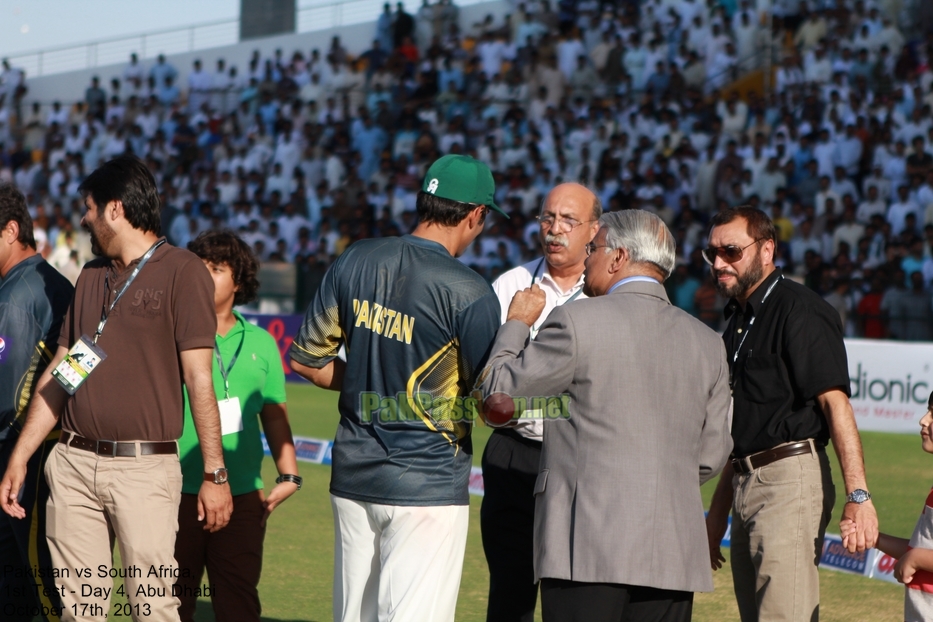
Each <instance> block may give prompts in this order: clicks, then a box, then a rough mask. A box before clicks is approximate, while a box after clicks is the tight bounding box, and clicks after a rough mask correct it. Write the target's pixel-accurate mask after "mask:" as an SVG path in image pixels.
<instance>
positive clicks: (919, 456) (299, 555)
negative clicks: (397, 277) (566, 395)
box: [197, 385, 933, 622]
mask: <svg viewBox="0 0 933 622" xmlns="http://www.w3.org/2000/svg"><path fill="white" fill-rule="evenodd" d="M336 397H337V395H336V393H330V392H326V391H322V390H319V389H316V388H314V387H311V386H309V385H289V386H288V408H289V415H290V418H291V422H292V429H293V431H294V433H295V435H298V436H307V437H314V438H333V435H334V431H335V430H336V425H337V419H338V416H337V410H336ZM489 433H490V429H489V428H485V427H481V428H477V429H476V431H475V433H474V439H475V440H474V449H475V454H474V463H475V464H479V459H480V456H481V455H482V451H483V447H484V446H485V443H486V439H487V438H488V437H489ZM862 438H863V443H864V446H865V460H866V463H867V469H868V478H869V484H870V487H871V490H872V494H873V496H874V499H875V503H876V506H877V508H878V513H879V518H880V521H881V528H882V530H883V531H885V532H887V533H892V534H895V535H900V536H904V537H909V535H910V533H911V531H912V530H913V526H914V523H915V521H916V518H917V516H918V514H919V511H920V510H921V509H922V507H923V501H924V499H925V498H926V495H927V492H928V491H929V489H930V483H931V478H930V477H929V476H928V475H927V473H930V472H931V471H933V456H928V455H926V454H924V453H923V452H922V451H921V449H920V442H919V437H917V436H908V435H897V434H881V433H864V434H863V437H862ZM833 461H834V465H833V469H834V472H833V474H834V476H835V479H836V488H837V490H838V491H839V494H840V500H838V501H837V503H836V507H835V512H834V518H833V522H832V523H831V525H830V531H833V532H836V533H838V522H837V521H838V514H839V511H840V508H841V507H842V501H841V497H842V496H844V489H843V487H842V485H841V480H840V478H839V477H838V476H839V468H838V465H836V464H835V458H833ZM299 466H300V469H301V475H302V476H303V477H304V480H305V483H304V486H303V487H302V489H301V491H300V492H298V493H296V494H295V495H294V496H293V497H292V498H291V499H290V500H289V501H288V502H286V503H285V504H284V505H282V506H281V507H280V508H279V509H278V510H276V512H275V514H273V515H272V518H271V519H270V521H269V526H268V531H267V534H266V545H265V563H264V567H263V573H262V582H261V583H260V586H259V590H260V596H261V598H262V603H263V620H268V621H269V622H272V621H293V620H294V621H299V620H300V621H303V622H304V621H312V620H313V621H327V620H331V619H332V605H331V585H332V576H331V573H332V569H333V568H332V564H333V516H332V514H331V506H330V499H329V496H328V483H329V478H330V468H329V467H324V466H318V465H312V464H308V463H299ZM231 468H233V467H232V465H231ZM275 475H276V473H275V467H274V465H273V463H272V461H271V459H268V458H267V459H266V463H265V465H264V470H263V477H264V479H265V481H266V486H267V489H268V488H269V487H271V485H272V482H273V481H274V479H275ZM713 483H714V482H713ZM713 483H710V484H708V485H707V486H706V487H704V500H705V501H706V502H707V503H708V501H709V497H710V495H711V494H712V487H713V486H712V485H713ZM479 505H480V499H479V498H477V497H472V498H471V505H470V531H469V537H468V540H467V550H466V557H465V560H464V568H463V579H462V582H461V586H460V597H459V601H458V603H457V620H458V621H464V622H473V621H482V620H485V612H486V591H487V588H488V573H487V570H486V561H485V558H484V556H483V548H482V544H481V540H480V529H479ZM620 528H624V524H620ZM820 574H821V577H820V579H821V588H822V599H821V600H822V603H821V611H820V613H821V619H822V620H830V621H840V622H841V621H847V622H851V621H857V620H865V621H872V622H874V621H878V620H891V621H896V620H903V615H902V614H903V588H902V587H900V586H896V585H892V584H889V583H884V582H881V581H876V580H870V579H866V578H863V577H858V576H853V575H847V574H844V573H839V572H832V571H820ZM715 583H716V590H715V591H714V592H713V593H711V594H698V595H697V597H696V605H695V609H694V620H698V621H701V622H706V621H709V622H713V621H720V620H737V619H738V613H737V609H736V606H735V601H734V597H733V594H732V579H731V575H730V574H729V569H728V568H724V569H723V570H720V571H719V572H718V573H716V574H715ZM197 619H198V620H199V621H213V620H214V617H213V614H212V612H211V608H210V604H209V601H207V600H205V601H203V602H200V603H199V608H198V618H197ZM537 619H540V614H539V616H538V618H537Z"/></svg>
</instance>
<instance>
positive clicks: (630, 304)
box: [480, 210, 732, 622]
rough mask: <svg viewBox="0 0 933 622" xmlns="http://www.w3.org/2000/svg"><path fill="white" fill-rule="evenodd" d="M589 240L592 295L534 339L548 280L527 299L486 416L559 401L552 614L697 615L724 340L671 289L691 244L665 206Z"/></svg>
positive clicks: (723, 450)
mask: <svg viewBox="0 0 933 622" xmlns="http://www.w3.org/2000/svg"><path fill="white" fill-rule="evenodd" d="M586 250H587V254H588V257H587V259H586V262H585V264H586V271H585V280H584V292H585V293H586V294H587V295H588V296H590V297H591V299H587V300H578V301H575V302H574V303H573V304H568V305H564V306H561V307H560V308H557V309H554V310H553V311H551V313H550V314H549V315H548V317H547V319H546V320H545V321H544V324H543V325H542V326H541V329H540V330H539V331H538V333H537V336H536V337H535V339H533V340H530V341H529V340H528V337H529V331H530V328H531V327H532V326H533V325H534V324H535V323H536V322H537V321H538V318H539V317H540V315H541V311H542V310H543V309H544V307H545V303H546V295H545V293H544V291H543V290H542V288H541V287H540V286H539V285H537V284H535V285H532V286H531V287H530V288H527V289H524V290H522V291H521V292H519V293H517V294H516V295H515V297H514V298H513V299H512V302H511V304H510V306H509V310H508V314H507V321H506V323H505V324H503V325H502V327H501V328H500V329H499V332H498V334H497V336H496V341H495V342H494V343H493V346H492V352H491V354H490V357H489V365H488V366H487V368H486V369H485V370H484V371H483V373H482V374H481V376H480V377H481V378H482V392H483V397H484V398H485V399H484V416H485V417H486V420H487V421H491V422H493V423H503V422H504V421H510V422H514V421H516V420H518V419H519V417H520V416H521V414H522V410H523V409H524V407H525V406H526V405H527V404H529V403H530V402H532V401H534V402H539V403H541V402H547V403H548V408H547V414H546V416H547V418H548V421H547V422H546V423H545V424H544V443H543V448H542V455H541V463H540V466H539V472H538V477H537V481H536V483H535V488H534V495H535V523H534V551H535V555H534V568H535V579H538V580H540V581H541V604H542V608H543V615H544V619H545V620H547V619H554V620H582V619H586V620H588V621H593V622H603V621H607V622H608V621H609V620H620V619H622V620H664V621H665V622H676V621H680V620H689V619H690V617H691V613H692V607H693V592H696V591H711V590H712V589H713V579H712V573H711V572H710V571H709V570H708V569H707V568H708V567H707V556H706V555H707V551H706V549H705V547H704V546H703V542H702V540H703V535H704V533H705V525H704V521H703V514H702V510H703V502H702V500H701V497H700V485H701V484H702V483H703V482H705V481H706V480H708V479H710V478H712V477H713V476H715V474H716V473H718V472H719V471H720V470H721V469H722V467H723V465H724V464H725V462H726V458H727V457H728V455H729V452H730V451H731V449H732V439H731V437H730V427H731V413H732V408H731V396H730V392H729V367H728V363H727V361H726V352H725V348H724V347H723V344H722V342H721V340H720V339H719V338H718V336H717V335H716V333H714V332H713V331H712V330H710V329H709V328H707V327H706V326H705V325H703V324H702V323H701V322H700V321H699V320H697V319H695V318H693V317H692V316H690V315H689V314H687V313H686V312H684V311H682V310H681V309H678V308H677V307H674V306H673V305H671V303H670V301H669V300H668V297H667V294H666V293H665V291H664V287H663V286H662V284H661V283H662V282H663V281H664V280H666V279H667V278H668V277H669V276H670V274H671V271H672V270H673V268H674V256H675V252H676V244H675V242H674V237H673V235H671V232H670V231H669V230H668V228H667V226H665V224H664V223H663V222H662V221H661V219H660V218H658V217H657V216H656V215H654V214H651V213H650V212H646V211H642V210H624V211H621V212H611V213H608V214H604V215H603V216H602V217H601V218H600V228H599V231H598V233H597V234H596V237H595V238H594V239H593V241H592V242H590V243H589V244H587V246H586ZM664 378H677V379H678V381H677V383H675V384H673V385H672V384H670V383H665V382H663V379H664ZM662 385H663V386H662Z"/></svg>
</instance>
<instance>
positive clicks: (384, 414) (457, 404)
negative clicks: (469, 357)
mask: <svg viewBox="0 0 933 622" xmlns="http://www.w3.org/2000/svg"><path fill="white" fill-rule="evenodd" d="M416 403H417V405H418V407H420V409H421V411H423V412H425V413H429V414H430V415H431V417H432V418H433V419H434V420H436V421H440V420H443V421H475V420H476V419H477V418H478V417H479V416H480V412H481V410H482V408H483V402H482V399H480V398H477V397H475V396H457V397H446V396H442V395H432V394H431V393H427V392H417V393H414V394H413V395H412V396H411V397H409V396H408V394H407V393H399V394H397V395H394V396H382V395H379V394H378V393H375V392H373V391H363V392H361V393H360V421H361V422H363V423H373V422H374V421H378V422H380V423H398V422H403V421H420V417H419V416H418V414H417V413H416V412H415V410H414V406H415V404H416ZM512 403H513V404H514V408H515V410H514V415H513V416H512V418H513V419H522V420H525V419H569V418H570V396H569V395H566V394H565V395H556V396H549V397H513V398H512Z"/></svg>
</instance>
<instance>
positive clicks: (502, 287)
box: [492, 257, 586, 441]
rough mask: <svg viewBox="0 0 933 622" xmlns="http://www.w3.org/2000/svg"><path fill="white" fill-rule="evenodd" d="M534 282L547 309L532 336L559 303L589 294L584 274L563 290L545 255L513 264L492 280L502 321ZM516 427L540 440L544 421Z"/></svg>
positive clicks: (535, 324)
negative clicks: (517, 299)
mask: <svg viewBox="0 0 933 622" xmlns="http://www.w3.org/2000/svg"><path fill="white" fill-rule="evenodd" d="M535 283H537V285H538V287H540V288H541V289H542V290H544V295H545V297H546V302H545V303H544V310H543V311H542V312H541V316H540V317H539V318H538V321H536V322H535V323H534V325H533V326H532V327H531V338H532V339H534V337H535V335H537V334H538V329H540V328H541V325H542V324H544V320H545V319H547V316H548V315H550V313H551V310H552V309H554V307H558V306H560V305H562V304H564V303H567V302H570V301H571V300H578V299H581V298H586V294H584V293H583V275H582V274H581V275H580V278H579V279H578V280H577V282H576V284H574V286H573V287H571V288H570V289H568V290H567V291H562V290H561V288H560V286H558V285H557V283H556V282H555V281H554V279H553V278H551V274H550V271H549V270H548V265H547V262H546V261H544V258H543V257H542V258H541V259H535V260H533V261H529V262H528V263H526V264H524V265H521V266H518V267H517V268H512V269H511V270H509V271H508V272H506V273H504V274H503V275H502V276H500V277H499V278H498V279H496V280H495V281H494V282H493V284H492V289H493V291H495V292H496V296H498V297H499V306H500V307H502V323H503V324H505V319H506V317H507V316H508V314H509V305H510V304H511V303H512V297H513V296H514V295H515V294H516V293H518V292H520V291H521V290H523V289H526V288H528V287H531V286H532V284H535ZM524 416H526V417H527V416H532V417H536V416H537V417H540V414H539V413H535V412H534V411H526V412H525V414H524ZM514 430H515V431H516V432H518V433H519V434H521V435H522V436H524V437H526V438H530V439H532V440H535V441H540V440H541V438H542V432H543V430H544V427H543V421H542V420H541V419H540V418H536V419H530V420H528V421H520V422H519V423H518V424H517V425H516V426H515V428H514Z"/></svg>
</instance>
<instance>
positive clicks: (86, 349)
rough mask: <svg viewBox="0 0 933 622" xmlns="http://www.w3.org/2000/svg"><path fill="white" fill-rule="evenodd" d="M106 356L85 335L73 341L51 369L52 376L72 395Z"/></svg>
mask: <svg viewBox="0 0 933 622" xmlns="http://www.w3.org/2000/svg"><path fill="white" fill-rule="evenodd" d="M105 358H107V354H106V352H104V351H103V350H101V349H100V347H98V345H97V344H96V343H94V341H93V340H92V339H91V338H90V337H88V336H87V335H81V338H80V339H78V341H76V342H75V344H74V345H73V346H72V347H71V350H69V351H68V354H66V355H65V358H63V359H62V361H61V363H59V364H58V366H57V367H56V368H55V369H54V370H52V377H54V378H55V379H56V380H58V383H59V384H60V385H62V388H63V389H65V391H67V392H68V395H74V394H75V391H77V390H78V387H80V386H81V385H82V384H84V381H85V380H87V377H88V376H90V375H91V372H92V371H94V370H95V369H97V366H98V365H100V363H101V361H103V360H104V359H105Z"/></svg>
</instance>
